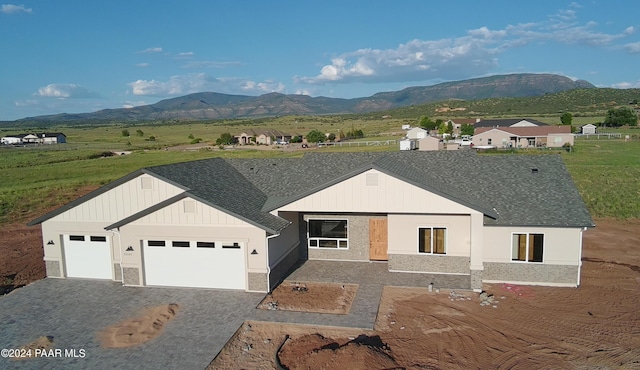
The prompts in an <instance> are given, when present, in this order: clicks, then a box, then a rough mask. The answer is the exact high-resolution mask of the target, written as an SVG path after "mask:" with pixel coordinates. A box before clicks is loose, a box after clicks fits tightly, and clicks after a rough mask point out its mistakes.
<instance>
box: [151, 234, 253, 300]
mask: <svg viewBox="0 0 640 370" xmlns="http://www.w3.org/2000/svg"><path fill="white" fill-rule="evenodd" d="M143 245H144V257H143V258H144V269H145V278H146V282H145V283H146V285H160V286H179V287H194V288H219V289H243V290H244V289H245V285H246V273H245V267H244V245H243V243H227V242H217V241H211V242H205V241H179V240H145V241H144V243H143Z"/></svg>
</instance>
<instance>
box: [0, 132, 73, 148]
mask: <svg viewBox="0 0 640 370" xmlns="http://www.w3.org/2000/svg"><path fill="white" fill-rule="evenodd" d="M66 139H67V137H66V136H65V134H63V133H61V132H42V133H39V134H19V135H10V136H5V137H3V138H2V139H1V141H0V142H1V143H2V144H10V145H16V144H62V143H66V142H67V140H66Z"/></svg>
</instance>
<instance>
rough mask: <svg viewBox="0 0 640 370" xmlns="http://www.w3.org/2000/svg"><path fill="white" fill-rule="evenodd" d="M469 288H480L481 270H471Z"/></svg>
mask: <svg viewBox="0 0 640 370" xmlns="http://www.w3.org/2000/svg"><path fill="white" fill-rule="evenodd" d="M471 289H474V290H478V289H479V290H482V270H471Z"/></svg>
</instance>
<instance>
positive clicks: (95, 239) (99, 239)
mask: <svg viewBox="0 0 640 370" xmlns="http://www.w3.org/2000/svg"><path fill="white" fill-rule="evenodd" d="M91 241H92V242H106V241H107V237H106V236H92V237H91Z"/></svg>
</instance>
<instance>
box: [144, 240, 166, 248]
mask: <svg viewBox="0 0 640 370" xmlns="http://www.w3.org/2000/svg"><path fill="white" fill-rule="evenodd" d="M147 245H148V246H150V247H164V246H165V241H164V240H149V241H147Z"/></svg>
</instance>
